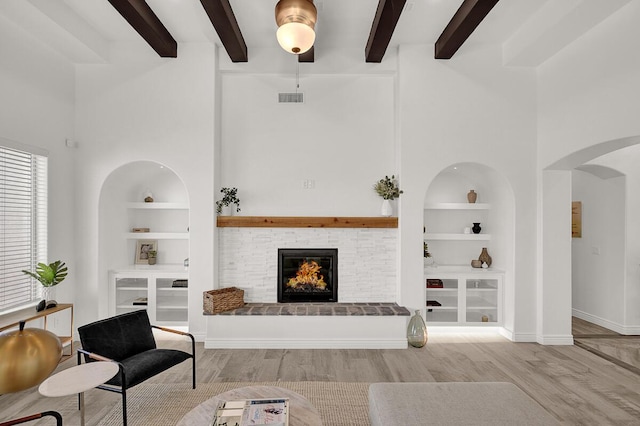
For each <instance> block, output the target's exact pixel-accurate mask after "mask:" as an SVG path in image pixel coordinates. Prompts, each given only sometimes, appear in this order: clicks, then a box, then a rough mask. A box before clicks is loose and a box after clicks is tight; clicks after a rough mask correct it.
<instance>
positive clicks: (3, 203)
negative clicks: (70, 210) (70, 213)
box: [0, 140, 47, 312]
mask: <svg viewBox="0 0 640 426" xmlns="http://www.w3.org/2000/svg"><path fill="white" fill-rule="evenodd" d="M5 142H6V141H5V140H0V312H3V311H8V310H11V309H13V308H16V307H19V306H24V305H29V304H33V302H35V301H37V300H38V298H39V296H40V286H39V285H36V284H37V281H35V280H33V279H32V278H30V277H29V276H28V275H26V274H23V273H22V270H23V269H26V270H28V271H33V270H35V266H36V264H37V263H38V262H46V259H47V157H46V156H44V155H41V154H40V153H34V152H28V151H26V150H21V149H14V148H13V147H8V146H4V145H6V144H5Z"/></svg>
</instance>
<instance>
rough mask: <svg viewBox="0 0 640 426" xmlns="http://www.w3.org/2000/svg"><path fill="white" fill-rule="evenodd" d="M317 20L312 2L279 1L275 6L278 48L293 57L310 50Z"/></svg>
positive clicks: (309, 0) (307, 0)
mask: <svg viewBox="0 0 640 426" xmlns="http://www.w3.org/2000/svg"><path fill="white" fill-rule="evenodd" d="M317 18H318V11H317V10H316V7H315V5H314V4H313V0H280V1H279V2H278V4H276V24H278V32H277V33H276V37H277V38H278V43H280V46H282V48H283V49H284V50H286V51H287V52H289V53H293V54H294V55H299V54H302V53H305V52H306V51H308V50H309V49H311V47H313V43H314V42H315V41H316V33H315V30H314V28H315V26H316V20H317Z"/></svg>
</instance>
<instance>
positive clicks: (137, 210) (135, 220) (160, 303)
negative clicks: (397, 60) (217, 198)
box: [109, 202, 189, 327]
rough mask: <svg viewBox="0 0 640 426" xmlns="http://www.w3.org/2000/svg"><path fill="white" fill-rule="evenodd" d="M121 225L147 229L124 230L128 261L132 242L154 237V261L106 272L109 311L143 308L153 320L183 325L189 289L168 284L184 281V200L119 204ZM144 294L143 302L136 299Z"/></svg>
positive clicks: (186, 218)
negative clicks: (121, 209) (155, 250)
mask: <svg viewBox="0 0 640 426" xmlns="http://www.w3.org/2000/svg"><path fill="white" fill-rule="evenodd" d="M124 210H125V212H126V221H125V222H124V223H126V226H127V228H128V230H129V231H131V229H133V228H149V229H150V231H151V232H125V233H123V234H122V238H123V239H124V240H125V241H126V245H127V251H128V254H127V257H128V258H129V259H130V262H131V263H133V260H134V258H135V247H136V240H158V250H157V251H158V263H157V264H155V265H140V264H138V265H133V264H130V265H127V266H124V267H121V268H114V269H112V270H110V271H109V310H110V313H111V314H112V315H116V314H121V313H125V312H130V311H133V310H137V309H146V310H147V312H148V313H149V319H150V321H151V322H152V324H157V325H165V326H181V327H182V326H184V327H186V326H188V313H189V311H188V306H189V305H188V288H186V287H173V282H174V281H175V280H188V279H189V272H188V271H187V269H186V268H185V267H184V266H183V265H184V259H186V258H187V257H189V243H188V242H189V232H188V227H189V206H188V204H186V203H165V202H151V203H144V202H129V203H124ZM142 298H146V304H141V303H140V300H141V299H142Z"/></svg>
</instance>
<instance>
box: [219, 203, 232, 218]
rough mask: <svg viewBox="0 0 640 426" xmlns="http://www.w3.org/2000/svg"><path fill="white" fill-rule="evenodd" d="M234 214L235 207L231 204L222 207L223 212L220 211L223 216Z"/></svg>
mask: <svg viewBox="0 0 640 426" xmlns="http://www.w3.org/2000/svg"><path fill="white" fill-rule="evenodd" d="M232 214H233V208H232V206H231V204H229V205H227V206H222V207H221V213H220V215H221V216H231V215H232Z"/></svg>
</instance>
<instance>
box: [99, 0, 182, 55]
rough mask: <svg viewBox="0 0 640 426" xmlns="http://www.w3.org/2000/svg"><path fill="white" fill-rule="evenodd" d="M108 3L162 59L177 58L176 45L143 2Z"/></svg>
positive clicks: (111, 0)
mask: <svg viewBox="0 0 640 426" xmlns="http://www.w3.org/2000/svg"><path fill="white" fill-rule="evenodd" d="M109 3H111V5H112V6H113V7H114V8H115V9H116V10H117V11H118V13H120V15H122V17H123V18H124V19H125V20H126V21H127V22H128V23H129V25H131V26H132V27H133V29H134V30H136V31H137V32H138V34H140V35H141V36H142V38H143V39H145V41H146V42H147V43H149V45H150V46H151V47H152V48H153V50H155V51H156V52H157V53H158V55H160V56H161V57H163V58H176V57H177V56H178V43H176V41H175V39H174V38H173V37H172V36H171V34H169V31H168V30H167V29H166V28H165V26H164V25H163V24H162V22H160V19H158V17H157V16H156V14H155V13H153V10H151V8H150V7H149V5H148V4H147V2H146V1H145V0H109Z"/></svg>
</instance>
